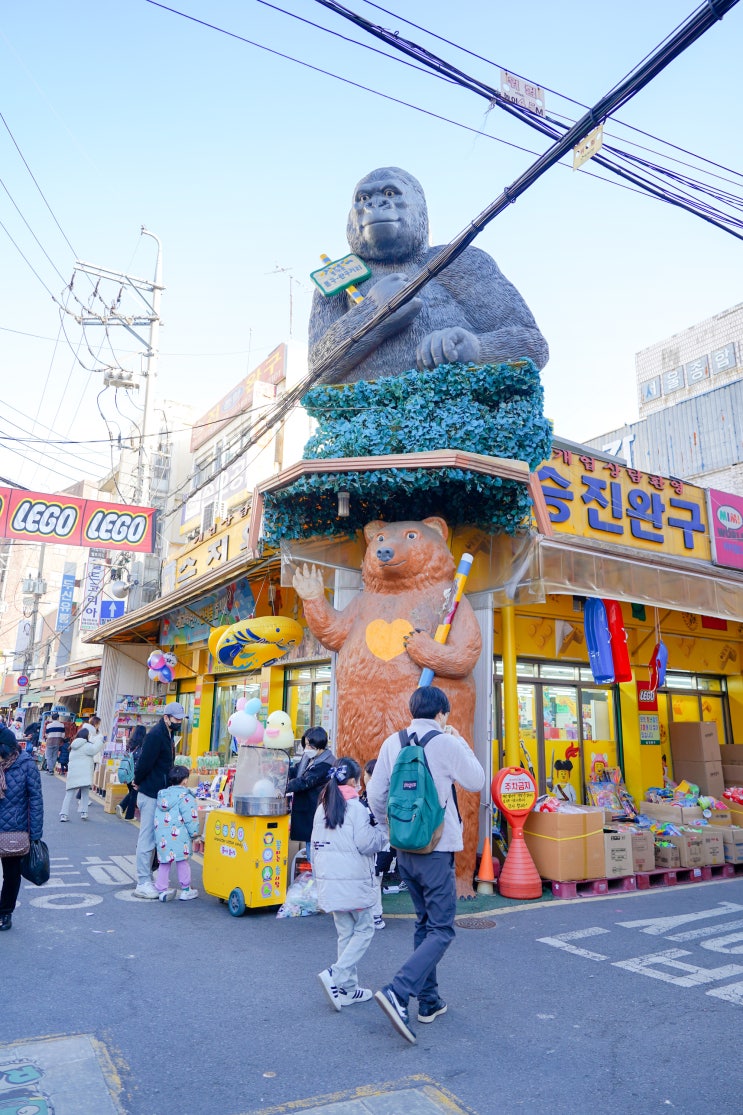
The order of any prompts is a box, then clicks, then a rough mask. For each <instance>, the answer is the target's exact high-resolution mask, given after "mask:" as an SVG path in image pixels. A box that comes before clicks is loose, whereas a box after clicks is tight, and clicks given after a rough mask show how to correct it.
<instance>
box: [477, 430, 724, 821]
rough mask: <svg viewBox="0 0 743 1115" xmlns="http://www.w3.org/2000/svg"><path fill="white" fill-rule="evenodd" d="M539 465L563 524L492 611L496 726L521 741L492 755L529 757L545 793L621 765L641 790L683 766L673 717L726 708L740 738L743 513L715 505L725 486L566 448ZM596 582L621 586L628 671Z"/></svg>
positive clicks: (618, 620) (619, 611) (522, 760)
mask: <svg viewBox="0 0 743 1115" xmlns="http://www.w3.org/2000/svg"><path fill="white" fill-rule="evenodd" d="M538 476H539V479H540V482H541V487H542V492H543V494H544V497H545V501H546V504H547V509H548V511H549V518H550V522H551V525H552V531H553V533H552V536H551V537H544V536H539V537H538V538H537V539H536V540H535V542H534V545H533V552H532V554H531V555H530V557H529V560H528V563H527V564H528V568H527V570H526V572H525V573H524V574H523V575H522V576H521V579H520V581H519V585H518V588H517V590H516V593H515V601H514V603H513V604H512V605H510V606H509V605H507V606H506V607H503V608H501V609H500V610H497V609H496V610H495V611H494V644H493V651H494V662H495V669H494V673H495V685H494V705H495V708H494V724H495V732H494V735H495V736H496V738H497V741H501V740H503V739H504V738H505V739H507V740H509V741H510V743H509V747H508V755H507V756H504V750H505V749H504V748H503V747H502V746H501V745H500V743H499V742H497V743H496V746H495V749H494V757H493V761H494V766H497V765H502V764H503V763H504V762H505V761H507V762H508V763H509V764H511V765H523V766H524V767H526V768H527V769H529V770H531V772H532V773H533V774H534V776H535V778H536V781H537V785H538V788H539V791H540V793H544V792H546V791H547V790H550V791H552V792H553V793H556V794H557V795H558V796H560V797H562V798H563V799H567V800H577V801H578V802H580V801H582V800H584V789H583V788H584V787H585V786H586V785H587V784H588V783H591V782H593V781H595V780H596V779H600V776H601V773H602V771H603V770H605V769H607V768H616V767H618V768H620V769H621V770H622V772H623V774H624V777H625V781H626V783H627V786H628V788H629V789H630V792H631V793H633V795H634V796H636V797H637V798H638V800H642V797H643V796H644V791H645V790H646V789H647V787H648V786H662V785H663V784H664V778H673V775H674V771H673V761H672V756H671V750H670V747H669V738H670V728H671V725H672V724H675V723H679V722H703V723H704V722H707V723H714V724H715V725H716V730H717V737H718V740H719V743H720V744H733V743H741V744H743V683H742V679H741V661H742V659H743V575H741V571H740V570H741V566H742V565H743V562H741V560H740V554H741V551H742V549H743V548H741V547H740V546H737V547H731V546H729V545H726V539H727V542H729V540H730V529H729V522H730V516H729V515H728V516H727V519H726V516H725V515H723V516H718V515H715V514H714V513H711V512H713V511H714V508H715V507H716V506H718V504H719V503H720V502H721V501H719V500H718V501H717V502H715V500H714V495H715V494H714V493H709V496H708V493H707V491H706V490H704V489H702V488H698V487H696V486H694V485H692V484H687V483H685V482H681V481H679V480H670V479H666V478H663V477H659V476H651V475H648V474H645V473H641V472H638V471H636V470H634V469H628V468H626V467H624V466H623V465H619V464H617V463H616V462H614V461H607V460H606V459H603V458H598V457H590V456H586V455H581V456H577V455H575V454H573V453H571V452H569V451H567V450H565V449H555V450H554V452H553V457H552V460H551V461H549V462H545V463H544V464H543V466H542V467H541V468H540V469H539V470H538ZM718 495H721V496H723V495H724V493H718ZM722 504H723V505H724V506H728V509H729V508H730V506H731V505H733V506H737V505H740V507H739V510H741V511H743V501H741V500H740V499H739V498H737V499H736V497H734V496H725V498H724V500H723V501H722ZM741 521H742V522H743V517H742V518H741ZM726 522H727V525H725V523H726ZM739 533H740V532H739ZM596 598H600V599H602V600H603V601H616V602H617V606H618V607H617V608H616V609H615V611H614V615H613V622H614V623H615V624H618V625H619V633H620V638H621V639H624V638H625V635H624V632H626V644H625V645H626V653H627V655H628V662H627V663H626V668H625V673H624V675H623V677H625V678H626V679H627V680H619V679H618V680H617V681H616V682H615V681H614V674H613V671H612V669H611V667H612V659H611V651H610V650H609V659H608V661H609V669H608V671H607V669H606V661H605V660H604V661H602V653H601V652H602V646H601V632H600V631H599V630H597V629H596V626H595V615H594V613H593V612H592V610H591V607H590V606H589V607H588V608H586V602H587V601H589V600H592V601H593V602H594V603H595V601H596ZM531 600H534V601H535V602H534V603H531V602H530V601H531ZM536 601H539V602H536ZM607 607H608V609H611V608H612V607H614V606H613V605H611V604H609V605H608V606H607ZM608 614H609V616H611V611H609V612H608ZM659 655H660V656H661V657H662V658H663V661H662V663H661V662H659V661H658V656H659ZM666 655H667V660H666V659H665V656H666ZM661 665H662V667H663V669H662V670H661V682H662V683H661V684H659V685H658V686H657V688H654V687H653V685H652V682H651V675H652V673H653V670H654V669H655V670H657V669H658V668H659V666H661ZM663 675H664V676H663ZM506 679H507V680H506ZM509 699H510V705H509ZM506 709H508V710H509V711H508V713H506ZM509 717H510V718H509ZM509 729H510V730H509Z"/></svg>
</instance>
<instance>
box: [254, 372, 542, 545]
mask: <svg viewBox="0 0 743 1115" xmlns="http://www.w3.org/2000/svg"><path fill="white" fill-rule="evenodd" d="M302 405H303V406H304V408H305V410H306V411H307V413H308V414H309V415H310V416H311V417H312V418H315V419H317V422H318V428H317V431H316V432H315V434H314V435H313V436H312V437H311V438H310V440H309V441H308V442H307V445H306V446H305V451H304V459H305V460H328V459H331V458H334V457H376V456H380V455H384V454H397V453H422V452H427V451H430V450H433V449H459V450H464V451H467V452H470V453H481V454H485V455H487V456H490V457H506V458H510V459H512V460H521V461H526V462H527V463H528V465H529V467H530V468H532V469H534V468H536V466H537V465H538V464H539V463H540V462H541V461H543V460H545V458H546V457H548V456H549V452H550V446H551V441H552V433H551V429H550V424H549V422H548V421H547V419H546V418H545V417H544V414H543V405H544V392H543V389H542V384H541V381H540V378H539V371H538V369H537V368H536V366H535V365H534V364H532V363H531V361H529V360H523V361H519V362H518V363H517V364H498V365H490V364H486V365H484V366H482V367H476V366H474V365H464V364H444V365H442V366H441V367H439V368H435V369H434V370H433V371H431V372H418V371H410V372H405V373H404V374H403V375H400V376H394V377H389V378H387V379H383V380H380V381H379V382H376V383H368V382H361V383H350V384H343V385H341V386H321V387H314V388H312V389H311V390H310V391H308V392H307V394H306V395H305V397H304V399H303V400H302ZM339 491H347V492H349V493H350V497H351V500H350V515H349V516H348V517H347V518H339V517H338V499H337V493H338V492H339ZM530 505H531V501H530V499H529V494H528V491H527V490H526V486H525V485H524V484H521V483H519V482H517V481H515V480H503V479H501V478H500V477H490V476H483V475H481V474H480V473H476V472H471V471H470V470H467V469H453V468H448V469H440V470H431V469H412V470H411V469H378V470H377V469H374V470H371V471H369V472H344V473H333V472H332V471H328V472H327V473H320V474H314V475H310V476H305V477H303V478H302V479H300V480H297V481H296V482H295V483H294V484H292V485H290V486H289V487H287V488H284V489H282V490H281V491H278V492H270V493H266V497H265V518H264V529H265V537H266V541H267V542H268V543H269V544H274V545H275V544H277V543H278V542H280V541H281V540H282V539H302V538H309V537H312V536H314V535H318V534H321V535H334V534H349V533H354V532H355V531H357V530H360V529H361V528H363V526H364V525H365V524H366V523H368V522H370V521H371V520H373V519H383V520H385V521H387V522H395V521H400V520H406V519H422V518H425V517H426V516H427V515H442V516H443V517H444V518H446V519H447V521H448V522H449V523H451V524H452V525H453V524H466V525H468V526H475V527H479V528H480V529H482V530H487V531H506V532H508V533H513V532H514V531H516V530H517V529H518V528H519V527H520V526H523V524H524V522H525V520H526V517H527V515H528V513H529V508H530Z"/></svg>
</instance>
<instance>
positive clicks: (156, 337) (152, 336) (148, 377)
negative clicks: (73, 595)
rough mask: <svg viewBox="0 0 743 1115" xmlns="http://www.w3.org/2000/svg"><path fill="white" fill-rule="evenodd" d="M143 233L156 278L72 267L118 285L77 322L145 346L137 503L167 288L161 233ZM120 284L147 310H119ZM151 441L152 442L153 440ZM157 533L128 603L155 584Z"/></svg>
mask: <svg viewBox="0 0 743 1115" xmlns="http://www.w3.org/2000/svg"><path fill="white" fill-rule="evenodd" d="M140 232H141V235H142V236H151V237H152V239H153V240H154V241H155V243H156V244H157V259H156V261H155V277H154V279H152V280H150V279H139V278H136V277H135V276H133V275H126V274H123V273H121V272H117V271H109V270H108V269H107V268H105V267H96V266H94V265H93V264H91V263H81V262H80V261H78V262H76V263H75V269H76V270H77V271H82V272H84V273H85V274H87V275H93V276H95V277H97V278H98V279H110V280H111V281H113V282H117V283H119V284H120V286H121V289H120V291H119V295H118V298H117V299H116V301H115V302H114V303H113V305H112V306H110V307H109V308H108V309H107V312H106V313H104V314H83V315H81V316H80V317H78V318H77V321H78V322H79V323H80V324H81V325H83V326H84V325H103V326H105V327H106V328H108V327H109V326H111V325H119V326H122V327H123V328H124V329H126V330H128V332H129V333H131V334H132V336H133V337H135V338H136V339H137V341H138V342H139V343H140V344H141V345H142V346H143V347H144V353H143V354H142V355H143V357H144V358H145V360H146V362H147V363H146V366H145V367H144V369H143V370H142V372H141V375H142V378H143V379H144V406H143V415H142V428H141V437H140V439H139V449H138V451H137V478H136V485H135V492H134V498H133V500H132V502H133V503H135V504H140V505H143V506H145V507H147V506H149V505H150V504H151V502H152V458H153V455H154V452H155V449H156V446H155V444H154V439H153V437H152V435H153V434H154V432H155V430H154V425H155V424H154V421H153V414H154V406H155V381H156V379H157V366H158V359H159V356H160V325H161V324H162V323H161V320H160V304H161V301H162V293H163V290H164V289H165V288H164V287H163V281H162V274H163V264H162V244H161V242H160V239H159V237H157V236H156V235H155V233H154V232H150V231H149V229H147V228H145V226H144V225H142V228H141V230H140ZM124 289H129V290H131V291H132V292H133V293H135V294H136V295H137V296H138V297H139V299H140V300H141V301H142V302H143V303H144V305H145V312H144V313H139V314H133V315H130V314H125V313H122V312H120V311H119V305H120V302H121V296H122V294H123V292H124ZM145 328H147V329H148V335H147V337H145V336H144V335H143V334H142V333H141V332H139V330H143V329H145ZM103 382H104V384H105V385H106V386H110V387H124V388H129V389H132V388H139V384H138V383H137V382H136V381H135V379H134V373H132V372H124V371H114V370H111V371H106V372H104V375H103ZM151 443H152V444H151ZM160 541H161V537H160V532H159V530H158V538H157V543H156V555H155V558H154V560H153V559H151V558H147V557H145V558H144V559H143V560H142V561H141V562H137V563H135V565H133V566H132V570H131V573H133V574H134V576H132V579H131V581H130V584H131V587H132V589H133V591H132V593H131V595H130V597H129V607H130V608H132V609H133V608H136V607H138V606H139V604H140V603H141V602H142V600H143V593H144V585H145V583H148V584H150V585H152V584H154V585H156V586H157V585H159V569H160V566H159V550H160Z"/></svg>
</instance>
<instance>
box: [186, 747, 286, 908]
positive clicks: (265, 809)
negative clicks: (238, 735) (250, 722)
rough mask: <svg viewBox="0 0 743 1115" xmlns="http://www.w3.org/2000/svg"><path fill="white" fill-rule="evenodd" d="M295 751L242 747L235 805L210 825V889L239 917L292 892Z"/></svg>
mask: <svg viewBox="0 0 743 1115" xmlns="http://www.w3.org/2000/svg"><path fill="white" fill-rule="evenodd" d="M288 777H289V756H288V755H287V754H286V753H285V752H284V751H278V750H271V749H267V748H264V747H250V746H242V747H240V749H239V751H238V755H237V767H236V770H235V782H234V786H233V791H232V808H231V809H214V810H212V812H211V813H209V814H208V816H207V818H206V823H205V828H204V873H203V883H204V889H205V890H206V892H207V893H208V894H213V895H214V896H215V897H216V898H220V899H222V900H223V901H226V902H227V906H228V909H229V911H230V913H231V914H232V915H233V917H236V918H239V917H241V915H242V914H244V913H245V911H246V910H248V909H251V910H257V909H262V908H264V907H266V906H279V905H281V903H282V902H283V901H284V898H285V896H286V884H287V870H288V869H287V856H288V851H289V799H288V798H287V796H286V783H287V780H288Z"/></svg>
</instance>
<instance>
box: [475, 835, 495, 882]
mask: <svg viewBox="0 0 743 1115" xmlns="http://www.w3.org/2000/svg"><path fill="white" fill-rule="evenodd" d="M490 843H491V841H490V836H489V835H488V836H486V837H485V843H484V844H483V846H482V855H481V856H480V869H479V871H478V872H477V893H478V894H494V893H495V887H494V885H493V884H494V883H495V874H494V872H493V852H492V850H491V847H490Z"/></svg>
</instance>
